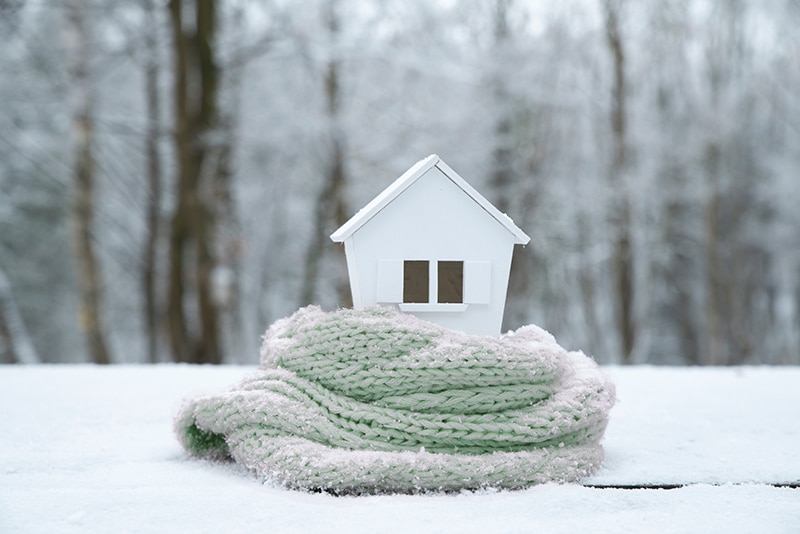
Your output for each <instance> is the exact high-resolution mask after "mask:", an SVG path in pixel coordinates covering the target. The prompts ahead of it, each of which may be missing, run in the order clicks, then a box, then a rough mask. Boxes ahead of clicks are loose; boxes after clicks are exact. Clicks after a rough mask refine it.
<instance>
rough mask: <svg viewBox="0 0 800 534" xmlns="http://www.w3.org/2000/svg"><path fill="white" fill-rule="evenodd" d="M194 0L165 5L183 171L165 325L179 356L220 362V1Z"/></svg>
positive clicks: (174, 223)
mask: <svg viewBox="0 0 800 534" xmlns="http://www.w3.org/2000/svg"><path fill="white" fill-rule="evenodd" d="M192 4H193V5H192V6H191V9H186V13H191V14H193V15H194V20H193V21H191V22H190V21H187V20H185V17H184V14H185V13H184V2H183V1H182V0H170V2H169V5H168V8H169V15H170V20H171V22H172V34H173V52H174V59H175V82H174V99H175V152H176V155H177V160H178V161H177V163H178V165H177V173H178V176H177V180H176V182H177V186H176V190H175V202H176V205H175V208H174V211H173V216H172V221H171V225H170V254H169V258H170V267H169V291H168V301H167V327H168V333H169V339H170V347H171V350H172V353H173V358H174V359H175V360H176V361H181V362H191V363H220V362H221V360H222V358H221V354H220V344H219V310H218V309H217V306H216V304H215V302H214V299H213V296H212V289H213V288H212V275H213V273H214V268H215V266H216V259H215V257H214V252H215V248H214V238H215V232H216V219H215V216H214V215H215V211H214V200H215V198H214V191H215V189H216V185H217V184H216V181H217V178H218V170H219V167H218V165H217V164H216V162H215V161H214V160H215V156H216V154H215V152H214V148H215V147H214V146H213V145H212V144H211V143H212V142H218V143H221V142H220V141H219V140H215V139H213V137H214V136H213V133H214V129H215V127H216V119H217V98H218V79H219V72H218V68H217V65H216V63H215V61H214V54H213V42H214V36H215V31H216V8H215V5H214V2H213V1H212V0H194V2H193V3H192ZM191 312H194V313H191ZM190 313H191V316H190Z"/></svg>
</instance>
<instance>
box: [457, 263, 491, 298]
mask: <svg viewBox="0 0 800 534" xmlns="http://www.w3.org/2000/svg"><path fill="white" fill-rule="evenodd" d="M491 295H492V263H491V262H488V261H465V262H464V303H465V304H489V301H490V299H491Z"/></svg>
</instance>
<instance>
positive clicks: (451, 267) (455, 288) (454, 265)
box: [438, 261, 464, 304]
mask: <svg viewBox="0 0 800 534" xmlns="http://www.w3.org/2000/svg"><path fill="white" fill-rule="evenodd" d="M438 263H439V265H438V275H439V276H438V302H440V303H442V304H461V303H463V302H464V262H463V261H440V262H438Z"/></svg>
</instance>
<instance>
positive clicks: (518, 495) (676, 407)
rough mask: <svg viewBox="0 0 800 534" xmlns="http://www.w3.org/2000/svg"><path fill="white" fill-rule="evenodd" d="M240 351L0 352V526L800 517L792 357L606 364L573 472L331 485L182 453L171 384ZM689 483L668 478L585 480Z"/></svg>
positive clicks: (650, 525)
mask: <svg viewBox="0 0 800 534" xmlns="http://www.w3.org/2000/svg"><path fill="white" fill-rule="evenodd" d="M249 370H250V368H245V367H191V366H180V365H163V366H155V367H147V366H142V367H130V366H124V367H106V368H99V367H93V366H39V367H0V424H1V425H2V431H0V461H1V462H2V464H0V532H2V533H6V532H24V533H33V532H48V533H51V532H53V533H59V532H275V533H283V532H315V533H317V532H347V533H351V532H352V533H356V532H415V533H416V532H481V533H490V532H491V533H499V532H570V533H571V532H581V531H585V532H592V533H593V534H599V533H605V532H609V533H610V532H658V533H664V532H703V533H705V532H726V533H736V532H742V533H744V532H758V533H760V532H770V533H780V532H785V533H798V532H800V489H797V488H796V487H791V486H797V484H798V483H800V368H797V367H792V368H785V367H780V368H760V367H759V368H753V367H748V368H652V367H637V368H621V367H611V368H607V369H606V371H607V372H608V374H609V375H610V376H611V377H612V379H613V380H614V382H615V383H616V385H617V398H618V400H617V405H616V406H615V408H614V409H613V410H612V412H611V420H610V424H609V427H608V431H607V433H606V437H605V440H604V445H605V448H606V454H607V459H606V462H605V464H604V466H603V468H602V469H601V470H600V471H599V472H598V473H597V474H596V475H595V476H593V477H591V478H589V479H586V480H585V481H584V485H545V486H539V487H534V488H531V489H528V490H525V491H516V492H480V493H464V494H458V495H418V496H407V495H395V496H377V497H374V496H373V497H341V498H339V497H333V496H330V495H320V494H308V493H302V492H295V491H287V490H284V489H281V488H276V487H273V486H271V485H269V484H263V483H262V482H260V481H259V480H257V479H256V478H255V477H253V476H252V475H250V474H249V473H248V472H247V471H246V470H244V469H243V468H241V467H239V466H237V465H234V464H215V463H210V462H206V461H199V460H194V459H190V458H188V457H187V456H186V455H185V454H184V452H183V451H182V449H181V448H180V446H179V445H178V443H177V441H176V440H175V438H174V435H173V433H172V416H173V414H174V413H175V411H176V409H177V407H178V406H179V404H180V402H181V400H182V399H184V398H186V397H193V396H196V395H199V394H202V393H213V392H218V391H221V390H224V389H226V388H228V387H229V386H230V385H232V384H234V383H236V382H237V381H238V380H239V379H240V378H242V377H243V376H244V375H245V374H246V373H247V372H248V371H249ZM642 485H685V486H684V487H680V488H677V489H608V488H598V487H587V486H604V487H605V486H642Z"/></svg>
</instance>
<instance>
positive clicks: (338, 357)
mask: <svg viewBox="0 0 800 534" xmlns="http://www.w3.org/2000/svg"><path fill="white" fill-rule="evenodd" d="M613 404H614V386H613V384H612V383H611V382H610V381H609V380H608V379H607V378H606V377H605V375H603V374H602V373H601V372H600V370H599V369H598V368H597V365H596V364H595V363H594V362H593V361H592V360H590V359H589V358H587V357H586V356H584V355H583V354H582V353H580V352H567V351H565V350H564V349H563V348H561V347H560V346H559V345H558V344H557V343H556V342H555V339H553V337H552V336H551V335H550V334H548V333H547V332H545V331H544V330H542V329H540V328H538V327H536V326H525V327H523V328H521V329H519V330H518V331H516V332H513V333H509V334H505V335H503V336H500V337H483V336H471V335H466V334H461V333H458V332H454V331H451V330H448V329H445V328H442V327H440V326H437V325H434V324H432V323H428V322H426V321H422V320H420V319H417V318H415V317H414V316H411V315H406V314H401V313H399V312H396V311H393V310H391V309H388V308H379V307H375V308H368V309H363V310H339V311H336V312H331V313H325V312H323V311H322V310H320V309H319V308H318V307H315V306H310V307H307V308H302V309H300V310H298V311H297V312H296V313H295V314H294V315H292V316H290V317H288V318H285V319H281V320H279V321H277V322H276V323H274V324H273V325H272V326H271V327H270V328H269V330H268V331H267V333H266V335H265V338H264V344H263V346H262V350H261V365H260V367H259V368H258V370H256V371H255V372H253V373H251V374H250V375H248V376H247V377H246V378H245V379H244V380H243V381H242V382H241V383H240V384H239V385H238V386H236V387H234V388H233V389H231V390H230V391H228V392H226V393H223V394H220V395H214V396H208V397H202V398H198V399H194V400H191V401H188V402H186V403H185V404H184V406H183V407H182V409H181V410H180V412H179V413H178V415H177V417H176V419H175V430H176V433H177V436H178V439H179V441H180V442H181V444H182V445H183V446H184V447H185V448H186V450H187V451H188V452H189V453H190V454H192V455H195V456H199V457H205V458H213V459H222V458H232V459H234V460H235V461H237V462H239V463H241V464H243V465H245V466H247V467H248V468H250V469H253V470H255V471H256V472H257V473H258V474H259V475H261V476H263V477H265V478H267V479H270V480H273V481H276V482H278V483H281V484H283V485H285V486H287V487H291V488H305V489H311V490H323V491H329V492H333V493H386V492H419V491H458V490H462V489H477V488H484V487H494V488H522V487H526V486H530V485H532V484H537V483H543V482H552V481H555V482H568V481H574V480H577V479H579V478H582V477H584V476H586V475H588V474H590V473H591V472H593V471H594V470H595V469H596V468H597V467H598V466H599V464H600V462H601V461H602V458H603V450H602V447H601V446H600V445H599V440H600V438H601V437H602V435H603V431H604V430H605V427H606V424H607V421H608V412H609V410H610V409H611V407H612V405H613Z"/></svg>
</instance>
